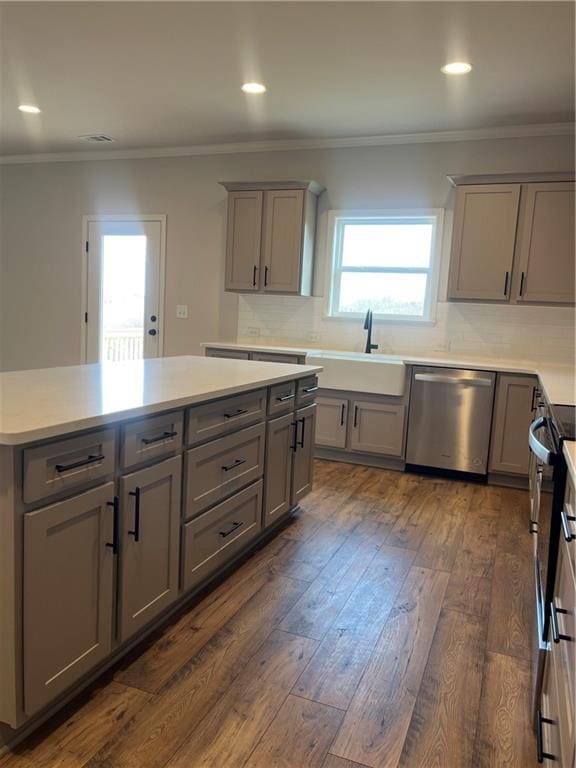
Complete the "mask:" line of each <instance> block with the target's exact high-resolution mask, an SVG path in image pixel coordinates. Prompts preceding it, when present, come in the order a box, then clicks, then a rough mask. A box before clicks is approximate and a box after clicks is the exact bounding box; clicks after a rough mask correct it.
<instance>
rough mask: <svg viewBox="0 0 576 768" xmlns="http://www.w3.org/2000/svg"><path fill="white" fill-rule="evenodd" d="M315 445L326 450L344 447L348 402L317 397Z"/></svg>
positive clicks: (335, 398) (333, 398) (334, 398)
mask: <svg viewBox="0 0 576 768" xmlns="http://www.w3.org/2000/svg"><path fill="white" fill-rule="evenodd" d="M316 404H317V406H318V413H317V416H316V445H322V446H325V447H326V448H345V447H346V422H347V421H348V400H341V399H340V398H337V397H319V398H317V400H316Z"/></svg>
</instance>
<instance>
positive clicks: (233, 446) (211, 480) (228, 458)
mask: <svg viewBox="0 0 576 768" xmlns="http://www.w3.org/2000/svg"><path fill="white" fill-rule="evenodd" d="M265 428H266V425H265V424H255V425H254V426H253V427H248V428H247V429H243V430H241V431H240V432H235V433H234V434H233V435H227V436H226V437H221V438H220V439H219V440H214V441H212V442H211V443H208V444H207V445H199V446H198V447H197V448H192V449H190V450H189V451H187V452H186V502H185V507H184V514H185V517H187V518H189V517H193V516H194V515H197V514H198V513H199V512H202V511H203V510H205V509H206V508H207V507H210V506H212V505H213V504H217V503H218V502H220V501H222V500H223V499H225V498H226V497H227V496H230V495H231V494H232V493H234V492H235V491H237V490H239V489H240V488H243V487H244V486H245V485H248V484H249V483H252V482H254V480H258V479H259V478H261V477H262V475H263V474H264V443H265V439H264V435H265Z"/></svg>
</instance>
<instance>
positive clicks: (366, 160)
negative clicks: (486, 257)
mask: <svg viewBox="0 0 576 768" xmlns="http://www.w3.org/2000/svg"><path fill="white" fill-rule="evenodd" d="M573 168H574V154H573V140H572V138H571V137H546V138H544V137H542V138H526V139H501V140H490V141H473V142H454V143H437V144H411V145H399V146H386V147H366V148H354V149H335V150H307V151H297V152H273V153H268V152H264V153H254V154H248V153H246V154H237V155H219V156H211V157H186V158H170V159H154V160H131V161H101V162H96V161H95V162H85V163H46V164H31V165H19V166H4V167H3V168H2V169H1V173H2V181H1V189H0V194H1V197H0V216H1V224H2V226H1V234H0V238H1V239H0V248H1V250H0V257H1V259H2V262H1V263H2V280H1V285H0V290H1V294H0V298H1V306H0V325H1V328H0V367H1V368H2V369H3V370H11V369H17V368H31V367H42V366H50V365H66V364H74V363H78V362H80V344H81V331H82V324H81V293H82V285H81V265H82V248H81V235H82V230H81V219H82V215H83V214H91V213H127V212H131V213H134V212H141V213H165V214H167V274H166V322H165V341H164V349H165V353H166V354H167V355H175V354H186V353H197V352H199V349H200V348H199V344H200V343H201V342H202V341H209V340H216V339H219V338H221V339H226V338H228V339H229V338H233V337H235V335H236V329H237V320H238V318H239V334H240V335H241V336H242V335H245V334H246V332H247V328H255V327H256V328H259V329H260V332H261V334H262V336H266V337H267V338H270V339H273V340H277V341H278V340H284V341H286V340H288V339H289V340H293V341H296V340H299V341H303V340H305V334H306V332H307V331H309V330H311V331H313V332H315V333H319V334H321V341H322V343H324V344H325V345H326V346H349V347H352V346H358V344H359V336H360V327H359V325H358V323H350V322H347V321H337V320H326V319H324V318H323V317H322V310H323V299H322V298H313V299H293V298H285V297H275V298H274V299H269V298H266V297H259V296H256V297H248V298H244V297H242V298H241V299H240V300H239V301H238V299H237V297H236V296H234V295H231V294H225V293H224V292H223V290H222V285H223V264H224V242H225V212H226V205H225V201H226V194H225V191H224V189H223V188H222V187H220V186H219V185H218V184H217V182H218V180H221V179H236V180H239V179H269V180H273V179H280V178H293V179H295V178H302V179H308V178H313V179H316V180H317V181H319V182H321V183H322V184H324V185H325V186H326V188H327V192H326V193H325V194H324V195H323V196H322V198H321V202H320V219H319V230H318V240H317V246H318V247H317V253H318V260H317V267H318V268H317V272H316V278H315V287H316V288H315V290H316V293H321V292H322V290H323V285H324V274H325V271H324V267H325V242H324V241H325V231H326V218H327V215H326V211H328V210H329V209H334V208H363V207H364V208H387V207H449V205H450V200H451V197H450V189H449V185H448V183H447V181H446V178H445V177H446V174H448V173H497V172H515V171H518V172H519V171H538V170H540V171H560V170H571V169H573ZM449 221H450V216H448V222H447V230H446V238H445V240H446V241H447V237H448V234H449V231H448V230H449ZM445 251H446V249H445ZM446 256H447V253H446V252H445V253H444V260H443V261H444V264H443V266H444V274H445V272H446V266H447V258H446ZM444 284H445V280H444ZM444 290H445V287H444ZM176 304H189V305H190V309H191V313H190V318H189V319H188V320H176V318H175V305H176ZM571 323H572V312H571V310H568V309H551V308H542V309H539V308H527V307H518V308H516V307H479V306H478V305H466V306H465V305H457V306H456V305H451V304H450V305H448V304H441V305H440V308H439V317H438V323H437V325H436V326H435V327H433V328H421V329H414V328H413V327H411V326H410V327H406V326H388V325H387V326H379V327H378V329H377V332H376V336H377V338H376V341H377V342H378V343H380V344H382V345H383V348H384V349H389V350H391V351H410V352H415V351H417V350H419V349H430V347H431V346H442V345H444V346H445V345H446V342H447V341H450V344H451V346H452V350H453V351H464V350H467V351H470V350H477V351H478V352H479V353H481V352H482V351H485V350H484V349H480V347H481V346H482V347H486V349H488V348H489V350H490V351H491V352H492V353H494V354H498V355H501V356H514V357H518V356H523V355H524V348H526V349H529V350H530V351H532V349H533V345H532V344H531V343H529V342H531V340H532V339H534V338H537V339H539V340H540V339H542V343H539V344H538V349H539V351H540V353H542V354H546V355H549V356H550V357H552V358H556V357H557V356H558V355H560V356H564V355H566V354H567V353H568V350H569V348H571V347H572V336H571ZM544 340H545V343H544Z"/></svg>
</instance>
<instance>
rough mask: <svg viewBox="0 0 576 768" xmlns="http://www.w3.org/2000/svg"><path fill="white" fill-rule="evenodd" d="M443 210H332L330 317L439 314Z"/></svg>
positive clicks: (418, 319)
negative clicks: (437, 306) (438, 296)
mask: <svg viewBox="0 0 576 768" xmlns="http://www.w3.org/2000/svg"><path fill="white" fill-rule="evenodd" d="M443 213H444V212H443V210H442V209H426V210H410V211H404V210H403V211H398V210H394V211H332V212H331V214H330V224H329V227H330V234H331V256H332V262H331V264H332V269H331V273H330V292H329V303H328V316H329V317H340V318H363V317H364V315H365V313H366V311H367V310H368V309H372V311H373V313H374V319H376V320H384V321H388V322H395V323H430V322H431V321H433V320H434V318H435V310H436V302H437V293H438V269H439V264H440V248H441V241H442V220H443Z"/></svg>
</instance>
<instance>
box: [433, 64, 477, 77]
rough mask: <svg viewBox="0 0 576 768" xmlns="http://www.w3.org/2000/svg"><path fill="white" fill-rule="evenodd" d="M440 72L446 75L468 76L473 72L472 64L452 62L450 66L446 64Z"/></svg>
mask: <svg viewBox="0 0 576 768" xmlns="http://www.w3.org/2000/svg"><path fill="white" fill-rule="evenodd" d="M440 71H441V72H444V74H445V75H467V74H468V72H471V71H472V64H468V62H467V61H451V62H450V63H449V64H444V66H443V67H441V70H440Z"/></svg>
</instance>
